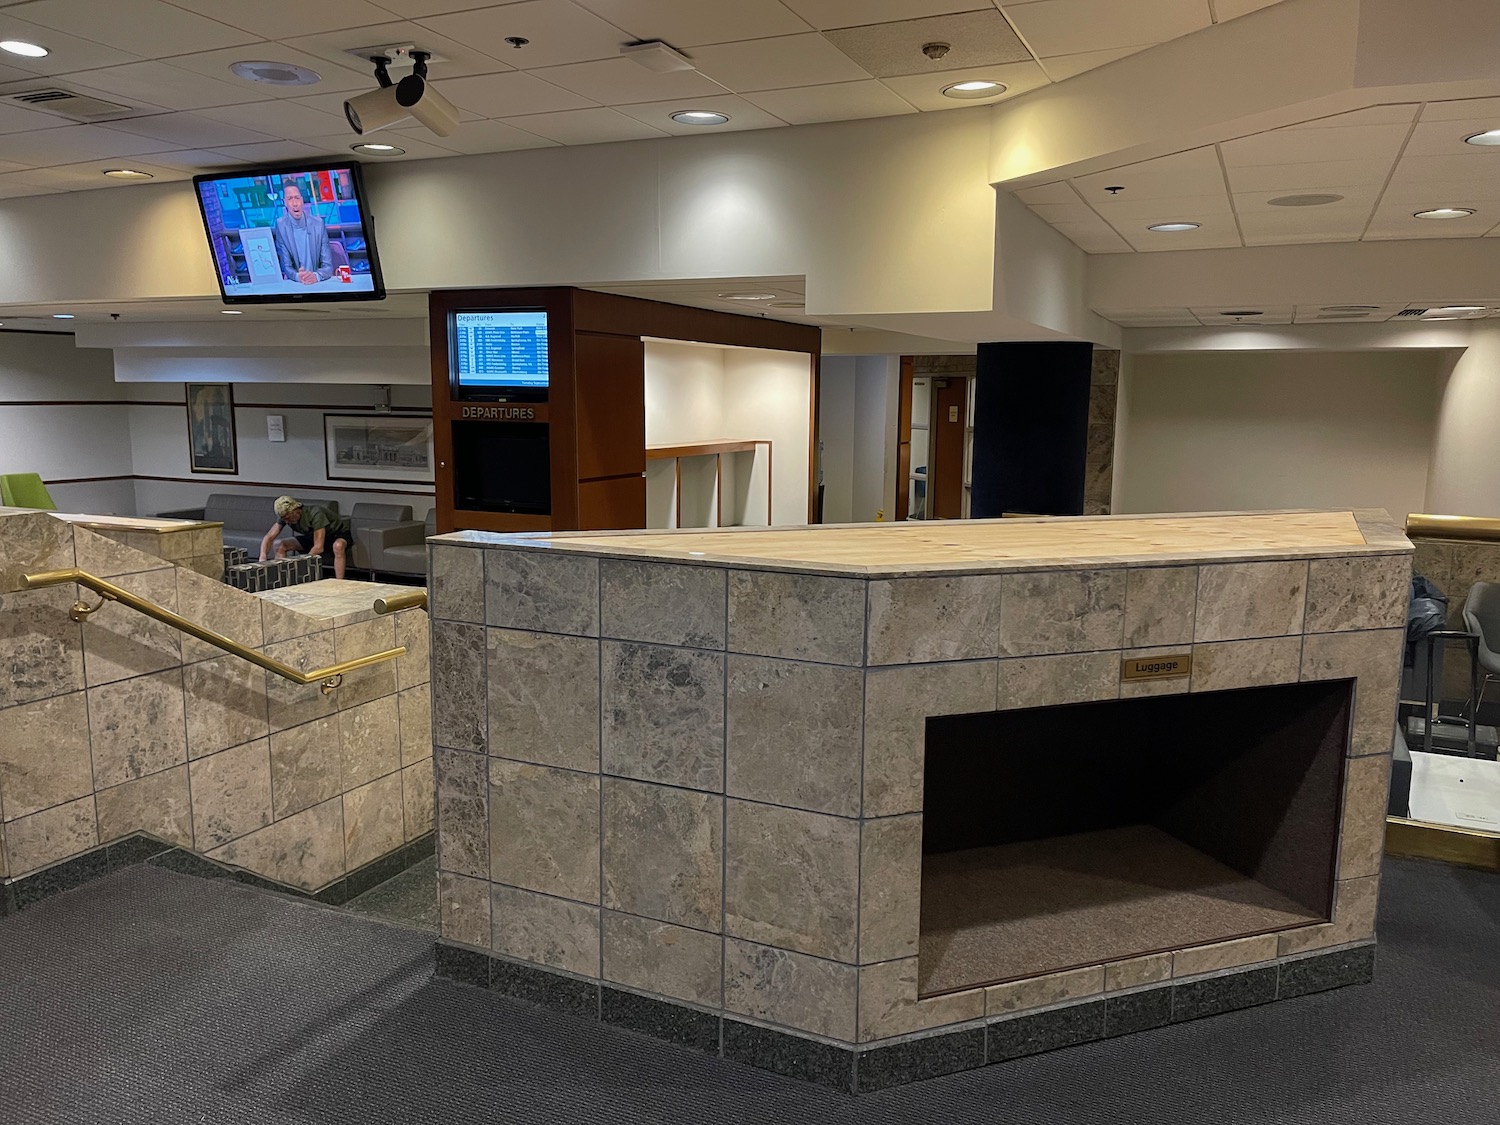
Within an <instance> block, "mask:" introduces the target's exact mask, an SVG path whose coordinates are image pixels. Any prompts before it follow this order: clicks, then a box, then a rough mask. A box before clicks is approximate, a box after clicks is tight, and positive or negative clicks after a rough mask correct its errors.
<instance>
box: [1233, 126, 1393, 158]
mask: <svg viewBox="0 0 1500 1125" xmlns="http://www.w3.org/2000/svg"><path fill="white" fill-rule="evenodd" d="M1409 131H1410V130H1409V129H1408V127H1407V126H1405V125H1346V126H1339V127H1330V128H1327V129H1273V130H1271V131H1270V132H1267V133H1257V134H1255V135H1254V136H1249V137H1240V138H1238V139H1236V140H1232V141H1225V142H1224V143H1223V144H1222V145H1221V146H1220V148H1221V149H1222V151H1223V153H1224V163H1225V164H1226V165H1227V166H1229V167H1231V168H1236V167H1239V168H1243V167H1246V166H1250V165H1256V164H1308V163H1312V162H1314V161H1321V160H1387V161H1393V160H1395V158H1396V154H1397V153H1398V152H1400V151H1401V145H1402V142H1404V141H1405V140H1406V134H1407V133H1408V132H1409Z"/></svg>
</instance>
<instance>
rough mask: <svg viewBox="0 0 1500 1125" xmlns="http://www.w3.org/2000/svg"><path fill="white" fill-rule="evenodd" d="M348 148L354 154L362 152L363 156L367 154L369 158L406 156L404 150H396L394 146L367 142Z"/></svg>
mask: <svg viewBox="0 0 1500 1125" xmlns="http://www.w3.org/2000/svg"><path fill="white" fill-rule="evenodd" d="M349 147H350V148H351V149H353V150H354V151H355V152H363V153H365V154H367V155H369V156H405V155H406V150H405V149H404V148H397V147H396V146H395V145H377V144H369V143H368V142H366V143H361V144H357V145H350V146H349Z"/></svg>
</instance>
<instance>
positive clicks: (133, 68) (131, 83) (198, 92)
mask: <svg viewBox="0 0 1500 1125" xmlns="http://www.w3.org/2000/svg"><path fill="white" fill-rule="evenodd" d="M61 81H62V84H63V85H67V86H72V85H77V86H79V87H86V88H87V89H90V90H98V91H100V96H102V97H104V98H106V99H109V100H112V101H124V102H126V103H127V104H128V105H154V106H160V107H162V108H163V109H204V108H207V107H209V106H220V105H242V104H244V103H245V102H255V101H265V100H269V99H270V95H268V94H264V93H262V92H261V90H260V89H259V88H257V87H256V86H254V85H253V84H251V83H248V82H247V83H243V84H242V85H240V86H231V85H230V84H229V83H228V82H220V81H219V80H218V79H215V78H209V77H206V76H205V75H202V74H194V73H193V72H192V71H191V70H183V69H182V68H181V67H177V66H172V65H171V64H170V63H164V62H138V63H128V64H127V65H125V66H110V67H104V68H102V69H100V70H88V71H84V72H83V73H81V74H68V75H64V76H63V77H62V80H61Z"/></svg>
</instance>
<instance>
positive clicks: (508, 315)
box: [453, 311, 547, 387]
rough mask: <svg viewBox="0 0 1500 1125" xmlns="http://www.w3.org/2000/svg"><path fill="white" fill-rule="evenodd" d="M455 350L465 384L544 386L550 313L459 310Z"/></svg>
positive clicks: (480, 385) (455, 356)
mask: <svg viewBox="0 0 1500 1125" xmlns="http://www.w3.org/2000/svg"><path fill="white" fill-rule="evenodd" d="M453 351H454V360H455V361H456V364H457V367H458V383H459V385H460V386H463V387H545V386H546V385H547V314H546V313H545V312H542V311H535V312H456V313H454V314H453Z"/></svg>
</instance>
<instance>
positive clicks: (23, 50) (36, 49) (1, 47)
mask: <svg viewBox="0 0 1500 1125" xmlns="http://www.w3.org/2000/svg"><path fill="white" fill-rule="evenodd" d="M0 51H8V52H10V53H11V54H12V55H20V56H21V57H22V58H23V59H45V58H46V57H47V56H48V55H50V54H51V53H52V52H51V51H49V50H47V48H46V47H43V46H41V45H40V44H38V43H28V42H26V40H24V39H0Z"/></svg>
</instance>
